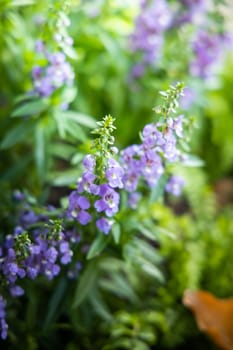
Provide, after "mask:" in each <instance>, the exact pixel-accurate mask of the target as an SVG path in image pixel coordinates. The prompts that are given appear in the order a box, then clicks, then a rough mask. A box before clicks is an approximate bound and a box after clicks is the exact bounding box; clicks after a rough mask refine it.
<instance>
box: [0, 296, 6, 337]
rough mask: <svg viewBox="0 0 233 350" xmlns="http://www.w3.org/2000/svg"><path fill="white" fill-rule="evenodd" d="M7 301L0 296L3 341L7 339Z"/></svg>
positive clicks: (0, 326) (0, 327)
mask: <svg viewBox="0 0 233 350" xmlns="http://www.w3.org/2000/svg"><path fill="white" fill-rule="evenodd" d="M5 308H6V301H5V300H4V299H3V297H2V296H1V295H0V334H1V338H2V339H6V338H7V331H8V325H7V323H6V320H5V317H6V311H5Z"/></svg>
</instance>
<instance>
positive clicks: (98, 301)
mask: <svg viewBox="0 0 233 350" xmlns="http://www.w3.org/2000/svg"><path fill="white" fill-rule="evenodd" d="M89 301H90V303H91V304H92V305H93V309H94V310H95V312H96V313H97V314H98V315H99V316H100V317H102V318H103V319H104V320H105V321H111V319H112V315H111V313H110V310H109V309H108V307H107V305H106V303H105V301H104V299H103V297H102V295H101V294H100V292H99V291H98V290H95V291H94V292H93V293H91V296H90V298H89Z"/></svg>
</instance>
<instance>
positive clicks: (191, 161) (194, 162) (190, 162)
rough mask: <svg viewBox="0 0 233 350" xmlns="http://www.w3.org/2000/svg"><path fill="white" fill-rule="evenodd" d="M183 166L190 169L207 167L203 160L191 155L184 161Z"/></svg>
mask: <svg viewBox="0 0 233 350" xmlns="http://www.w3.org/2000/svg"><path fill="white" fill-rule="evenodd" d="M182 164H183V165H185V166H189V167H202V166H204V165H205V163H204V161H203V160H201V159H200V158H198V157H196V156H193V155H191V154H189V155H188V156H187V158H186V159H185V160H183V162H182Z"/></svg>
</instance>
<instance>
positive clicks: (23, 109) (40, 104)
mask: <svg viewBox="0 0 233 350" xmlns="http://www.w3.org/2000/svg"><path fill="white" fill-rule="evenodd" d="M48 107H49V103H48V99H39V100H36V101H30V102H27V103H25V104H23V105H22V106H19V107H17V108H16V109H15V110H14V111H13V112H12V114H11V117H25V116H28V115H36V114H40V113H41V112H43V111H45V110H46V109H47V108H48Z"/></svg>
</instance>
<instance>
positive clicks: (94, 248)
mask: <svg viewBox="0 0 233 350" xmlns="http://www.w3.org/2000/svg"><path fill="white" fill-rule="evenodd" d="M108 240H109V238H108V236H105V235H104V233H99V234H98V236H97V238H96V239H95V240H94V242H93V243H92V245H91V247H90V249H89V251H88V254H87V259H92V258H94V257H95V256H97V255H99V254H100V253H101V252H102V250H103V249H104V248H105V246H106V244H107V242H108Z"/></svg>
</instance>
